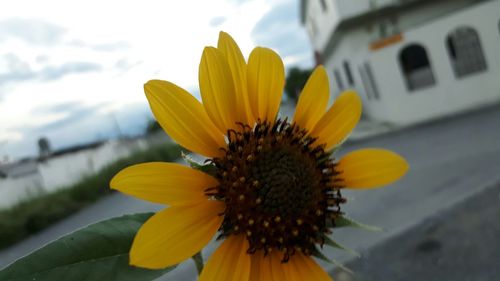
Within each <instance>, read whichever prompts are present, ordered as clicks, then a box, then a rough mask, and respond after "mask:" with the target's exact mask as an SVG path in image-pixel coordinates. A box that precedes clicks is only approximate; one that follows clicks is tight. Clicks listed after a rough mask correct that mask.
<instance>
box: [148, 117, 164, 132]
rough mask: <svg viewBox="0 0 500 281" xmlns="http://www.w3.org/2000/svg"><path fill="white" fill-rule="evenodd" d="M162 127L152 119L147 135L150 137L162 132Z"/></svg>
mask: <svg viewBox="0 0 500 281" xmlns="http://www.w3.org/2000/svg"><path fill="white" fill-rule="evenodd" d="M161 130H162V129H161V126H160V124H159V123H158V122H156V120H154V119H151V120H149V121H148V124H147V125H146V132H145V133H146V135H149V134H152V133H156V132H158V131H161Z"/></svg>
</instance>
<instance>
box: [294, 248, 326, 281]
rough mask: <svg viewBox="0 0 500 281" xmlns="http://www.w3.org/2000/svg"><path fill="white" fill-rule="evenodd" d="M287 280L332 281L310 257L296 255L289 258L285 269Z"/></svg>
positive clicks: (300, 254)
mask: <svg viewBox="0 0 500 281" xmlns="http://www.w3.org/2000/svg"><path fill="white" fill-rule="evenodd" d="M286 276H287V280H290V281H332V278H331V277H330V276H328V273H326V272H325V271H324V270H323V269H322V268H321V267H320V266H319V265H318V264H317V263H316V262H315V261H314V260H313V259H312V258H311V257H309V256H305V255H304V254H302V253H296V254H295V255H293V256H292V257H290V261H288V266H287V267H286Z"/></svg>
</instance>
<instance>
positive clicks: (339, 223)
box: [335, 216, 383, 232]
mask: <svg viewBox="0 0 500 281" xmlns="http://www.w3.org/2000/svg"><path fill="white" fill-rule="evenodd" d="M346 226H352V227H357V228H362V229H365V230H369V231H374V232H380V231H383V229H382V228H380V227H377V226H371V225H367V224H364V223H360V222H357V221H355V220H353V219H350V218H347V217H345V216H339V217H337V218H335V227H346Z"/></svg>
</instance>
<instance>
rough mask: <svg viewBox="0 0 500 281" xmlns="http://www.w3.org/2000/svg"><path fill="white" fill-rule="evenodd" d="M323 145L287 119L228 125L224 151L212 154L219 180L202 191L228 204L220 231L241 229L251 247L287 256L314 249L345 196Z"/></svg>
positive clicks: (332, 223) (239, 232) (285, 257)
mask: <svg viewBox="0 0 500 281" xmlns="http://www.w3.org/2000/svg"><path fill="white" fill-rule="evenodd" d="M323 147H324V146H322V145H316V144H315V139H314V138H311V137H309V136H307V132H306V130H304V129H301V128H299V127H298V126H297V125H295V124H290V123H288V122H287V121H286V120H284V121H281V120H278V121H277V122H275V123H274V124H272V125H271V124H270V123H268V122H258V123H257V124H256V125H255V126H254V128H250V127H249V126H244V125H242V130H240V131H238V132H237V131H234V130H230V131H228V146H227V149H225V152H226V153H225V156H224V157H221V158H214V159H212V161H213V163H214V164H215V166H216V172H215V176H216V177H217V178H218V180H219V183H220V185H219V186H217V187H214V188H210V189H208V190H207V192H206V193H207V195H209V196H213V197H215V198H217V199H219V200H223V201H224V202H225V204H226V209H225V211H224V214H223V215H224V221H223V223H222V226H221V229H220V232H221V237H226V236H228V235H232V234H244V235H246V237H247V239H248V242H249V245H250V248H249V249H248V252H249V253H254V252H256V251H257V250H264V252H265V253H267V252H268V251H270V250H272V249H279V250H281V251H283V252H284V258H283V259H284V261H285V262H286V261H288V259H289V258H290V256H291V255H293V254H294V253H295V252H296V251H301V252H303V253H304V254H307V255H310V254H312V253H313V251H314V250H315V249H316V244H321V243H323V240H322V234H323V233H329V230H328V227H327V226H328V225H334V221H333V220H334V219H335V217H336V216H338V215H339V214H340V204H341V203H344V202H345V199H344V198H342V196H341V194H340V188H341V187H342V186H341V184H340V178H339V173H338V172H337V171H336V170H335V163H334V162H333V160H331V159H330V158H329V156H330V154H328V153H326V152H325V151H324V149H323Z"/></svg>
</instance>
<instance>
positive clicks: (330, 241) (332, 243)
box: [323, 235, 361, 258]
mask: <svg viewBox="0 0 500 281" xmlns="http://www.w3.org/2000/svg"><path fill="white" fill-rule="evenodd" d="M323 238H324V239H325V245H328V246H330V247H334V248H337V249H340V250H344V251H346V252H348V253H349V254H351V255H353V256H355V257H358V258H359V257H361V255H360V254H359V253H358V252H356V251H354V250H353V249H350V248H348V247H346V246H344V245H341V244H339V243H337V242H335V241H334V240H333V239H332V238H330V237H329V236H328V235H323Z"/></svg>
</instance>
